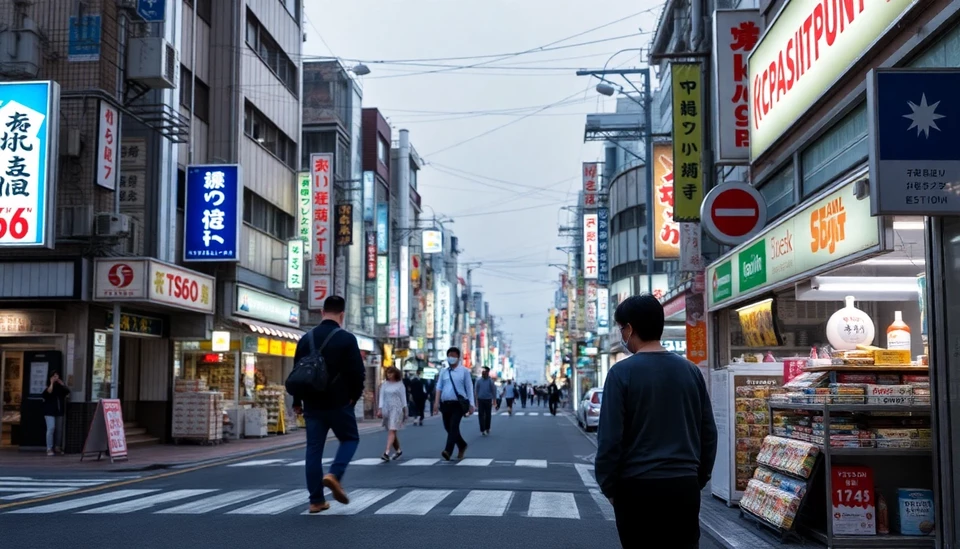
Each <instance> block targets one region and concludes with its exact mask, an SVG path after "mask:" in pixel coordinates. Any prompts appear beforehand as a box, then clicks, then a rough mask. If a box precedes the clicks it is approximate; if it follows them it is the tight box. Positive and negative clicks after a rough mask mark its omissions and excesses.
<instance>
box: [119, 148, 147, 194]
mask: <svg viewBox="0 0 960 549" xmlns="http://www.w3.org/2000/svg"><path fill="white" fill-rule="evenodd" d="M119 185H120V209H121V210H124V209H131V208H132V209H141V208H143V206H144V205H145V204H146V193H147V140H146V139H144V138H143V137H124V138H123V140H122V141H121V142H120V183H119Z"/></svg>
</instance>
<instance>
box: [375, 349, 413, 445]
mask: <svg viewBox="0 0 960 549" xmlns="http://www.w3.org/2000/svg"><path fill="white" fill-rule="evenodd" d="M402 377H403V376H402V375H401V374H400V370H399V369H397V367H395V366H391V367H390V368H387V375H386V378H387V380H386V381H384V382H383V384H382V385H380V409H379V410H378V411H377V417H381V418H383V426H384V428H386V430H387V449H386V450H384V451H383V455H382V456H380V459H382V460H383V461H390V449H391V448H393V450H394V454H393V459H395V460H396V459H400V456H402V455H403V450H401V449H400V437H399V436H398V435H397V431H399V430H400V429H402V428H403V423H404V422H405V421H406V420H407V398H406V392H407V391H406V388H405V387H404V386H403V381H402Z"/></svg>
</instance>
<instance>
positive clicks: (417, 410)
mask: <svg viewBox="0 0 960 549" xmlns="http://www.w3.org/2000/svg"><path fill="white" fill-rule="evenodd" d="M407 387H408V390H409V391H410V401H411V402H412V403H413V408H412V409H411V410H410V417H412V418H413V420H414V425H423V417H424V414H425V413H426V404H427V388H426V384H425V382H424V380H423V368H420V369H418V370H417V372H416V374H414V376H413V377H411V378H410V383H409V384H408V386H407ZM418 418H419V422H417V419H418Z"/></svg>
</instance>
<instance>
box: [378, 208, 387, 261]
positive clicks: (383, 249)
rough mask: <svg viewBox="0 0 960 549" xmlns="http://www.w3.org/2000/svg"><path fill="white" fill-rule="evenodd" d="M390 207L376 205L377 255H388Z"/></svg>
mask: <svg viewBox="0 0 960 549" xmlns="http://www.w3.org/2000/svg"><path fill="white" fill-rule="evenodd" d="M389 217H390V205H389V204H388V203H386V202H379V203H377V253H378V254H387V253H390V221H389Z"/></svg>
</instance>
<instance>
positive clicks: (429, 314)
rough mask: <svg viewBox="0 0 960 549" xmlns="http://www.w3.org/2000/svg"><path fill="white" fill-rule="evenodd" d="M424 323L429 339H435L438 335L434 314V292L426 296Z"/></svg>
mask: <svg viewBox="0 0 960 549" xmlns="http://www.w3.org/2000/svg"><path fill="white" fill-rule="evenodd" d="M423 323H424V325H425V327H426V333H427V339H433V338H434V336H435V335H436V329H435V323H436V313H435V312H434V297H433V292H427V293H426V295H425V296H424V313H423Z"/></svg>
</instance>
